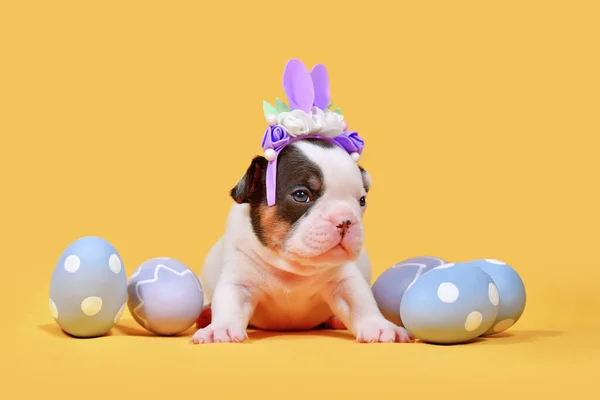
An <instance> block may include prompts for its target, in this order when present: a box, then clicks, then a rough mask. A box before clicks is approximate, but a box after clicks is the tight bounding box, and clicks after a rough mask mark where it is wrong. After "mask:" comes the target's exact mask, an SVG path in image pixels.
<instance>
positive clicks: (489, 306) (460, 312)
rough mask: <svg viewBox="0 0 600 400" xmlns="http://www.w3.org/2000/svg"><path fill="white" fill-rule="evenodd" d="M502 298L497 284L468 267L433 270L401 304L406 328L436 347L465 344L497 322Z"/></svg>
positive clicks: (476, 269)
mask: <svg viewBox="0 0 600 400" xmlns="http://www.w3.org/2000/svg"><path fill="white" fill-rule="evenodd" d="M499 303H500V295H499V293H498V288H497V287H496V284H495V282H494V280H493V279H492V278H491V276H490V275H489V274H487V273H486V272H484V271H483V270H482V269H480V268H473V267H472V266H471V265H468V264H466V263H456V264H454V263H453V264H445V265H442V266H439V267H436V268H434V269H432V270H431V271H429V272H427V273H426V274H424V275H423V276H421V277H420V278H419V279H418V280H416V281H415V282H414V283H413V284H412V285H410V286H409V287H408V289H407V290H406V292H405V293H404V297H403V298H402V303H401V304H400V315H401V316H402V321H403V322H404V327H405V328H406V329H407V330H408V331H409V332H410V333H412V334H413V335H414V336H415V337H416V338H417V339H420V340H422V341H424V342H429V343H435V344H456V343H464V342H468V341H470V340H473V339H475V338H477V337H478V336H480V335H482V334H483V333H484V332H486V331H487V330H488V329H489V328H490V327H491V326H492V324H493V323H494V321H495V320H496V316H497V315H498V309H499Z"/></svg>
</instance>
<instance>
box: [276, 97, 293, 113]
mask: <svg viewBox="0 0 600 400" xmlns="http://www.w3.org/2000/svg"><path fill="white" fill-rule="evenodd" d="M275 107H276V108H277V113H282V112H288V111H290V108H289V107H288V105H287V104H285V103H284V102H283V101H282V100H280V99H275Z"/></svg>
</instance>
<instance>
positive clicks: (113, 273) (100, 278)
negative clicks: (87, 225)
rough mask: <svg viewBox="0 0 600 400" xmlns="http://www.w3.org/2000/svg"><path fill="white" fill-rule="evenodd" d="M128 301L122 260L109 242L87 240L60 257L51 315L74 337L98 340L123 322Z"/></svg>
mask: <svg viewBox="0 0 600 400" xmlns="http://www.w3.org/2000/svg"><path fill="white" fill-rule="evenodd" d="M126 301H127V277H126V274H125V268H124V267H123V262H122V260H121V256H120V255H119V253H118V252H117V250H116V249H115V247H114V246H113V245H112V244H110V243H109V242H108V241H106V240H104V239H102V238H100V237H96V236H86V237H82V238H80V239H77V240H76V241H74V242H73V243H71V244H70V245H69V246H68V247H67V248H66V249H65V250H64V251H63V253H62V254H61V255H60V257H59V259H58V262H57V263H56V265H55V267H54V271H53V273H52V278H51V282H50V299H49V305H50V313H51V314H52V317H53V318H54V320H55V321H56V322H57V323H58V325H59V326H60V327H61V329H62V330H63V331H64V332H66V333H68V334H69V335H71V336H74V337H81V338H84V337H87V338H89V337H98V336H102V335H104V334H106V333H107V332H108V331H110V330H111V329H112V328H113V327H114V326H115V325H116V324H117V322H118V321H119V319H120V318H121V316H122V315H123V311H124V310H125V304H126Z"/></svg>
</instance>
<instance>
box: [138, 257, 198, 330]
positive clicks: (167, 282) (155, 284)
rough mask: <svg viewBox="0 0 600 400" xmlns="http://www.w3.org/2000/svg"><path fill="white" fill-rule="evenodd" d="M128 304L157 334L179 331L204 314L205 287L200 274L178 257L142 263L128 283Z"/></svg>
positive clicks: (145, 325)
mask: <svg viewBox="0 0 600 400" xmlns="http://www.w3.org/2000/svg"><path fill="white" fill-rule="evenodd" d="M127 291H128V294H129V297H128V301H127V306H128V308H129V311H130V313H131V315H132V316H133V318H134V319H135V320H136V321H137V323H138V324H140V325H141V326H142V327H144V328H145V329H146V330H148V331H150V332H152V333H155V334H157V335H164V336H171V335H177V334H180V333H182V332H184V331H186V330H187V329H188V328H190V327H191V326H192V325H193V324H194V323H195V322H196V320H197V319H198V317H199V316H200V312H201V311H202V307H203V305H204V291H203V289H202V284H201V283H200V280H199V279H198V277H197V276H196V274H195V273H194V272H193V271H192V270H191V269H189V268H188V267H187V266H186V265H185V264H184V263H182V262H181V261H179V260H176V259H174V258H168V257H159V258H152V259H150V260H147V261H145V262H144V263H142V264H141V265H140V266H139V267H138V268H137V269H136V270H135V271H134V272H133V274H132V275H131V277H130V278H129V281H128V283H127Z"/></svg>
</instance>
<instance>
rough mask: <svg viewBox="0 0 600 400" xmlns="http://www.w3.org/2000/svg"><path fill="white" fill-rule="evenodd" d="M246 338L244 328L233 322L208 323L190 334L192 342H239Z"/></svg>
mask: <svg viewBox="0 0 600 400" xmlns="http://www.w3.org/2000/svg"><path fill="white" fill-rule="evenodd" d="M247 338H248V334H247V333H246V329H245V328H243V327H240V326H238V325H235V324H221V325H215V324H210V325H208V326H207V327H206V328H202V329H198V331H196V333H194V336H192V340H191V341H192V343H195V344H202V343H231V342H233V343H241V342H243V341H244V340H245V339H247Z"/></svg>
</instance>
